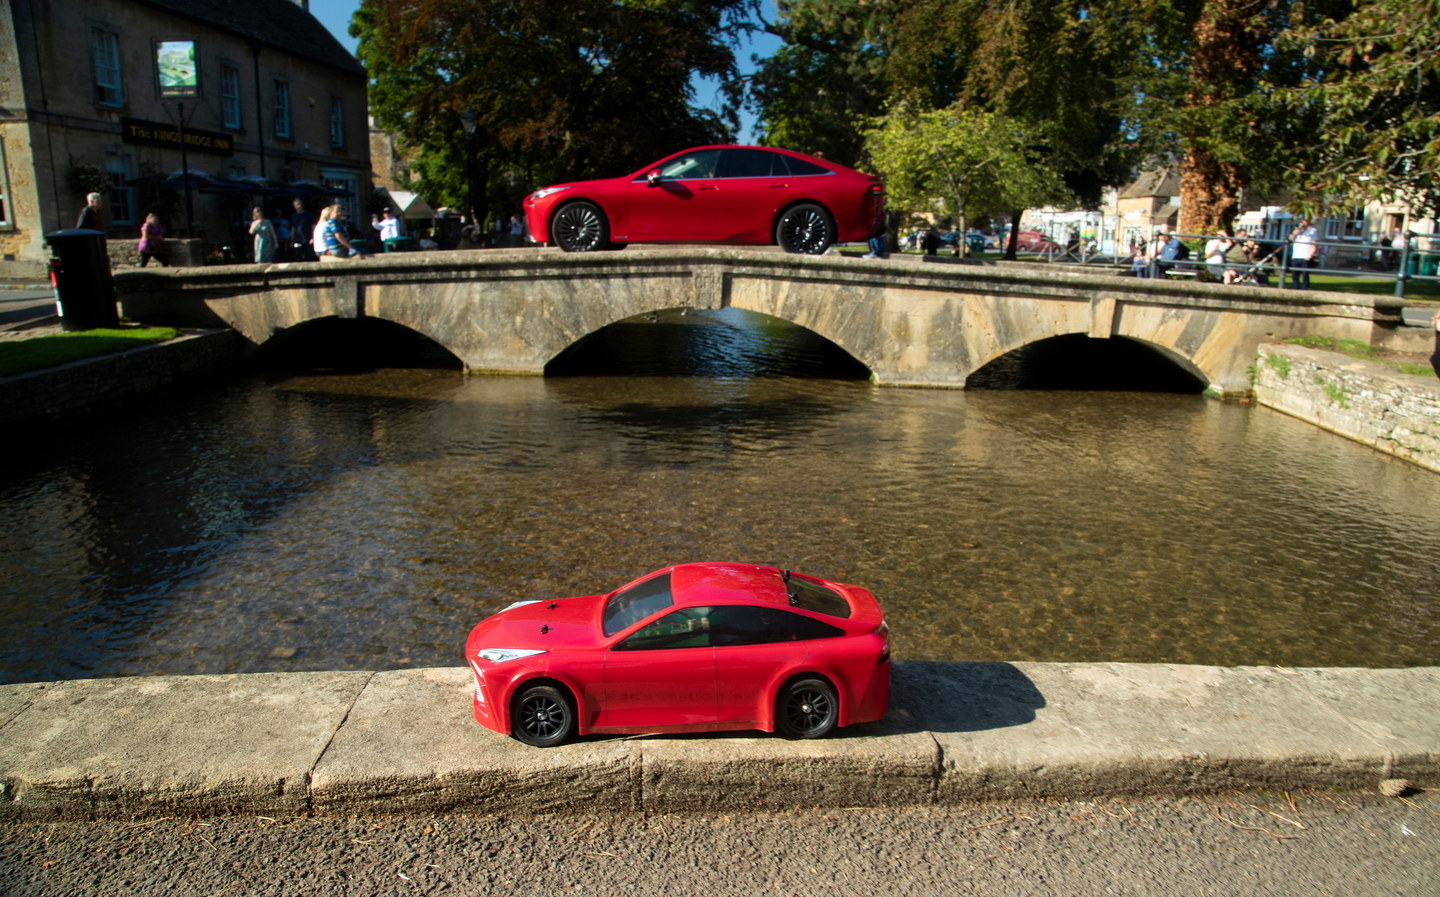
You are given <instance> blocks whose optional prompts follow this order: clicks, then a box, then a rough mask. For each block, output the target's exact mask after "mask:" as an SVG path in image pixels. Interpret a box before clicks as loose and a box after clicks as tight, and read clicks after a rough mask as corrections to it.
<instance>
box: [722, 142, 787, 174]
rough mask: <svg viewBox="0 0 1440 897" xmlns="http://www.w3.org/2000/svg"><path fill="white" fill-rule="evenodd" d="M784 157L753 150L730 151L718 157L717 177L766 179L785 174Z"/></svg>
mask: <svg viewBox="0 0 1440 897" xmlns="http://www.w3.org/2000/svg"><path fill="white" fill-rule="evenodd" d="M784 160H785V157H784V156H782V155H780V154H779V153H771V152H766V151H765V150H755V149H730V150H725V151H724V152H723V153H721V155H720V169H719V171H718V172H717V177H722V178H768V177H774V176H777V175H781V176H783V175H784V174H785V173H786V168H785V161H784Z"/></svg>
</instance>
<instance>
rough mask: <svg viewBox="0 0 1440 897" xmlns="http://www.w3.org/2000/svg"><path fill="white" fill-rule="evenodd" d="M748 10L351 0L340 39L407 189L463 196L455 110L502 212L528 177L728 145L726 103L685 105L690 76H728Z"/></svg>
mask: <svg viewBox="0 0 1440 897" xmlns="http://www.w3.org/2000/svg"><path fill="white" fill-rule="evenodd" d="M754 4H755V0H706V2H702V0H571V2H569V3H567V4H565V6H564V9H563V10H560V9H557V8H555V7H553V6H546V5H543V4H539V3H534V2H527V0H404V2H400V0H363V2H362V3H361V6H360V9H359V10H358V11H357V12H356V14H355V17H354V19H353V21H352V24H351V34H353V35H354V36H355V37H357V38H359V49H358V55H359V57H360V60H361V61H362V62H363V63H364V64H365V67H366V70H367V71H368V72H369V74H370V78H371V87H370V107H371V112H372V114H373V115H374V117H375V120H376V122H377V124H379V126H380V127H382V128H385V129H387V130H390V131H392V132H394V133H395V134H396V135H397V136H398V137H399V138H400V139H401V141H402V142H403V143H404V145H405V146H406V147H407V148H409V149H410V150H412V151H414V152H415V154H416V164H415V171H416V172H417V174H418V179H419V182H420V183H419V186H420V187H421V189H422V190H424V191H425V192H427V193H429V194H430V195H431V196H432V198H436V199H440V200H441V201H445V202H457V201H458V200H460V198H462V197H463V196H464V195H465V189H464V178H465V172H466V171H467V166H466V165H465V158H466V152H467V148H466V142H465V135H464V134H463V132H462V129H461V127H460V116H461V115H462V114H463V113H464V112H465V110H467V109H469V110H471V111H473V112H474V114H475V116H476V117H477V119H478V125H479V128H478V131H479V139H478V141H477V145H478V146H477V151H478V153H479V154H480V155H481V156H482V159H481V162H482V164H481V166H480V168H481V170H485V171H488V172H491V173H492V175H493V178H494V183H493V184H492V187H494V188H498V190H500V191H502V192H503V193H505V194H508V196H507V199H508V201H509V203H510V208H514V203H517V202H518V201H519V199H520V196H523V194H524V192H525V191H526V190H527V189H528V188H529V187H531V186H533V185H535V184H536V183H541V182H551V181H556V180H573V179H578V178H584V177H591V176H597V175H614V174H617V173H621V172H625V171H628V170H632V169H634V168H638V167H639V166H640V165H643V164H644V163H645V162H648V161H650V160H652V159H654V158H656V157H658V156H660V155H663V154H664V153H666V152H669V151H672V150H674V149H675V148H677V147H683V146H688V145H693V144H697V143H709V142H716V141H723V140H726V139H729V137H730V135H731V134H732V133H733V130H734V127H735V123H736V118H735V114H734V111H735V110H734V108H733V107H732V108H730V109H727V110H725V111H723V112H722V114H721V115H719V116H717V115H714V114H711V113H709V112H707V111H706V110H700V109H697V108H695V107H694V106H693V105H692V100H693V99H694V96H693V90H694V89H693V87H692V86H691V85H692V77H693V76H695V75H697V74H698V75H702V76H710V77H715V78H719V79H721V80H722V82H727V81H729V82H733V81H734V80H735V79H737V78H738V73H737V70H736V67H735V58H734V44H735V38H736V35H737V34H738V32H739V29H741V28H743V27H745V26H746V24H747V21H746V18H745V17H746V16H747V15H748V13H749V12H751V11H752V10H753V7H754ZM507 174H510V175H511V176H510V177H509V178H507ZM493 192H494V191H492V193H493ZM481 214H484V212H483V210H482V212H481Z"/></svg>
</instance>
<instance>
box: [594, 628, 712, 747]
mask: <svg viewBox="0 0 1440 897" xmlns="http://www.w3.org/2000/svg"><path fill="white" fill-rule="evenodd" d="M708 611H709V608H695V607H689V608H681V609H679V610H675V611H672V612H671V613H668V614H666V615H665V616H663V617H661V618H659V619H658V620H655V621H653V622H651V623H649V624H646V625H645V626H642V627H641V628H640V629H639V630H637V631H636V632H634V633H632V634H630V635H629V636H627V637H625V638H623V639H621V640H620V641H619V642H618V643H617V644H615V645H614V646H613V647H612V648H611V649H610V650H609V651H608V652H606V654H605V700H604V706H603V708H602V709H601V711H600V717H599V720H598V722H597V725H596V728H600V729H649V728H659V727H676V726H705V725H709V724H711V723H713V722H714V721H715V651H714V649H713V648H712V647H711V646H710V638H709V631H708V626H709V624H708V620H707V614H708Z"/></svg>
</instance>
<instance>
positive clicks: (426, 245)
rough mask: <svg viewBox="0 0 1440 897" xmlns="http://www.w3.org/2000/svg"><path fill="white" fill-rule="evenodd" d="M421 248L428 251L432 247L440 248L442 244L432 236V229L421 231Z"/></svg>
mask: <svg viewBox="0 0 1440 897" xmlns="http://www.w3.org/2000/svg"><path fill="white" fill-rule="evenodd" d="M420 248H421V249H424V250H427V251H428V250H432V249H439V248H440V244H439V243H436V242H435V240H434V239H433V238H431V236H430V231H428V230H422V231H421V232H420Z"/></svg>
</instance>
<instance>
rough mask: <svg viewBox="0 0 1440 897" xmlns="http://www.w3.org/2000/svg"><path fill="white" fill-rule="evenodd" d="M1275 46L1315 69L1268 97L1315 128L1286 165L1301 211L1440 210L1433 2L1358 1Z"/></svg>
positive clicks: (1439, 64)
mask: <svg viewBox="0 0 1440 897" xmlns="http://www.w3.org/2000/svg"><path fill="white" fill-rule="evenodd" d="M1280 44H1281V46H1282V47H1285V48H1288V49H1290V50H1291V51H1298V52H1301V53H1303V54H1304V55H1305V57H1306V58H1307V59H1308V60H1310V61H1311V62H1312V63H1313V66H1312V70H1311V71H1310V72H1309V73H1308V74H1307V76H1306V77H1305V79H1304V80H1303V82H1302V83H1301V84H1299V85H1298V86H1294V87H1289V88H1286V89H1283V90H1279V91H1276V92H1275V94H1274V95H1273V96H1272V97H1270V98H1269V101H1270V108H1271V109H1272V110H1274V112H1275V113H1276V114H1280V115H1292V116H1304V117H1306V118H1308V119H1311V120H1313V121H1314V122H1315V126H1314V131H1313V132H1312V138H1311V139H1310V140H1308V141H1304V142H1300V143H1297V145H1296V151H1297V155H1296V156H1295V158H1294V159H1293V160H1291V163H1290V165H1289V166H1288V170H1289V174H1290V176H1291V181H1292V184H1293V186H1294V187H1295V188H1296V189H1298V190H1299V191H1301V192H1302V195H1303V196H1304V197H1305V198H1306V199H1308V200H1309V201H1308V203H1306V207H1307V211H1312V212H1316V211H1326V210H1332V209H1337V208H1338V209H1345V208H1354V207H1356V206H1361V205H1364V204H1365V203H1366V202H1369V201H1372V200H1381V201H1385V202H1395V201H1399V202H1404V203H1407V204H1409V205H1410V206H1411V207H1412V209H1413V211H1414V213H1415V214H1416V216H1417V217H1424V216H1426V215H1433V214H1436V213H1440V3H1436V2H1434V0H1422V2H1418V3H1417V2H1414V0H1360V2H1359V3H1357V4H1356V5H1355V9H1354V11H1353V12H1350V13H1349V15H1333V16H1330V17H1326V18H1324V19H1323V20H1321V21H1320V22H1319V23H1318V24H1317V25H1316V26H1315V27H1312V28H1292V29H1291V30H1290V31H1288V32H1287V33H1286V34H1284V35H1283V37H1282V40H1281V41H1280Z"/></svg>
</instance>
